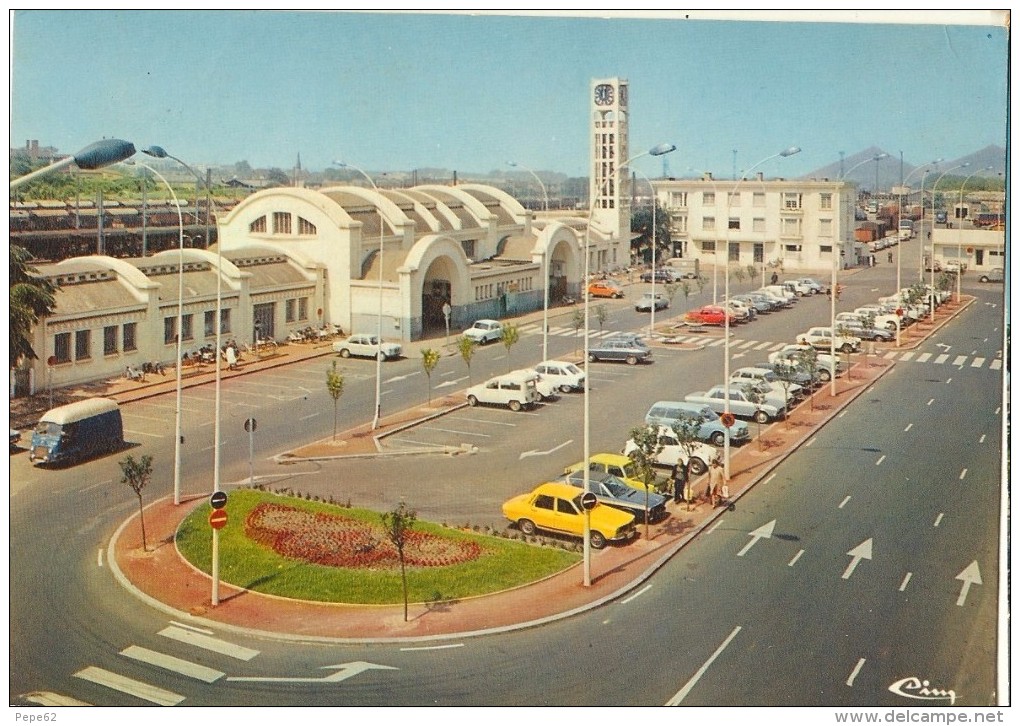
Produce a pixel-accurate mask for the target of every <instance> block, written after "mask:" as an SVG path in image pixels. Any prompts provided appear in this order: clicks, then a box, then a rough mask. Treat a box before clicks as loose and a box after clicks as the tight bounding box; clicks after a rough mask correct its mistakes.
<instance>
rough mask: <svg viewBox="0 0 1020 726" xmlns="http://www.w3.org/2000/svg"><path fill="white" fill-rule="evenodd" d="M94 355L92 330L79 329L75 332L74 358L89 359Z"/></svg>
mask: <svg viewBox="0 0 1020 726" xmlns="http://www.w3.org/2000/svg"><path fill="white" fill-rule="evenodd" d="M91 357H92V331H91V330H77V331H75V333H74V359H75V360H88V359H89V358H91Z"/></svg>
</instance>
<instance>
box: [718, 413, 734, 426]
mask: <svg viewBox="0 0 1020 726" xmlns="http://www.w3.org/2000/svg"><path fill="white" fill-rule="evenodd" d="M719 420H720V421H721V422H722V425H723V426H725V427H726V428H729V427H730V426H732V425H733V424H735V423H736V422H737V418H736V416H734V415H733V414H732V413H729V412H727V413H724V414H723V415H722V416H720V417H719Z"/></svg>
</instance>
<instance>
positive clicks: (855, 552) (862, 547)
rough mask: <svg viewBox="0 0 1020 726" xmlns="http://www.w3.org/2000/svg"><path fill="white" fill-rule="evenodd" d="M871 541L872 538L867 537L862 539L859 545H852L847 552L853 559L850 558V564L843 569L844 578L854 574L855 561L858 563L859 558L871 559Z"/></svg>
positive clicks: (846, 578)
mask: <svg viewBox="0 0 1020 726" xmlns="http://www.w3.org/2000/svg"><path fill="white" fill-rule="evenodd" d="M871 543H872V540H871V538H870V537H869V538H868V539H866V540H864V541H863V542H861V543H860V544H859V545H857V546H856V547H854V548H853V549H852V550H850V551H849V552H847V554H848V555H850V556H851V557H853V559H852V560H850V565H849V566H848V567H847V568H846V570H844V571H843V579H844V580H849V579H850V575H852V574H854V570H855V569H856V568H857V563H859V562H860V561H861V560H870V559H871Z"/></svg>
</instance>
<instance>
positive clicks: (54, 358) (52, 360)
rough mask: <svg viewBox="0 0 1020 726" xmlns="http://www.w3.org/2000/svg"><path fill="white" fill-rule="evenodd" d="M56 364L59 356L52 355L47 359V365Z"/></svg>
mask: <svg viewBox="0 0 1020 726" xmlns="http://www.w3.org/2000/svg"><path fill="white" fill-rule="evenodd" d="M56 364H57V356H55V355H51V356H50V357H49V358H47V359H46V365H48V366H55V365H56Z"/></svg>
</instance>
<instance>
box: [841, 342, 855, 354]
mask: <svg viewBox="0 0 1020 726" xmlns="http://www.w3.org/2000/svg"><path fill="white" fill-rule="evenodd" d="M840 351H842V352H843V353H853V352H854V347H853V346H852V345H850V344H849V343H844V344H843V346H842V347H841V348H840Z"/></svg>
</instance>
